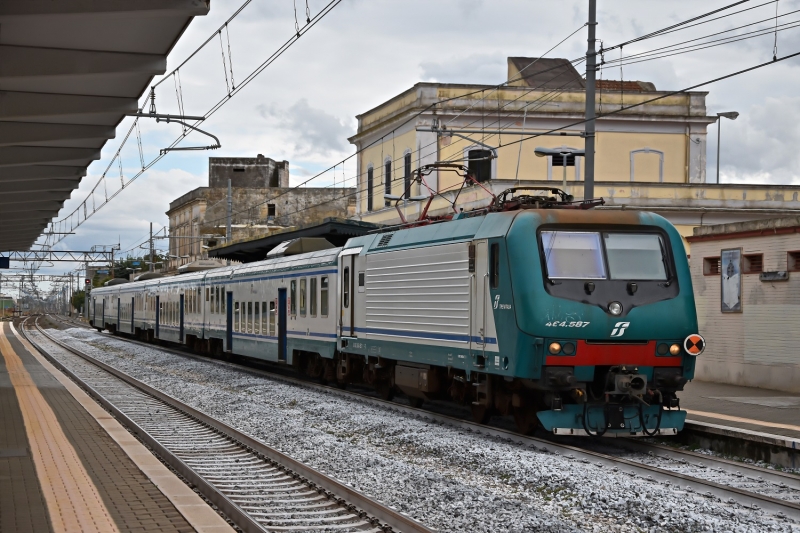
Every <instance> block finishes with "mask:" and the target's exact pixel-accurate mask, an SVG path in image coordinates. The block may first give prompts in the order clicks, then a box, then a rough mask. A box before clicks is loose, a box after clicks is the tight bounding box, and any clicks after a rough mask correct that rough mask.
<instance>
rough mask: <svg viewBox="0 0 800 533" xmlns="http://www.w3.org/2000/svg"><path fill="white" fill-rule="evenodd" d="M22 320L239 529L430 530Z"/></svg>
mask: <svg viewBox="0 0 800 533" xmlns="http://www.w3.org/2000/svg"><path fill="white" fill-rule="evenodd" d="M25 322H28V320H26V321H25ZM25 322H24V323H23V327H22V328H21V329H22V332H23V335H24V336H25V337H26V338H27V339H28V341H29V342H30V343H31V344H33V345H34V346H35V347H36V348H37V349H38V350H39V351H40V352H41V353H42V354H43V355H44V356H45V357H47V358H48V359H49V360H50V361H51V362H52V363H53V364H55V365H56V366H57V367H58V368H59V369H60V370H61V371H62V372H64V373H65V374H67V375H68V376H69V377H70V378H71V379H73V380H74V381H76V382H77V383H78V384H79V385H80V386H81V387H82V388H84V389H85V390H86V391H87V392H88V393H89V394H90V395H91V396H92V397H94V398H95V399H96V400H97V401H98V402H99V403H101V404H102V405H103V406H104V407H105V408H106V409H107V410H109V411H110V412H111V413H112V414H114V416H115V417H116V418H117V419H118V420H119V421H120V422H121V423H122V424H123V425H125V426H126V427H127V428H128V429H129V430H130V431H131V432H133V433H134V434H135V435H137V436H138V437H139V438H140V439H141V440H143V441H144V442H145V443H146V444H147V445H149V446H150V447H151V449H153V450H154V451H155V452H156V453H157V454H158V455H159V456H160V457H161V459H162V460H164V461H165V462H166V463H168V464H169V465H170V466H171V467H172V468H173V469H174V470H176V471H177V472H178V473H180V474H181V475H182V476H183V477H184V478H185V479H186V480H188V481H189V482H190V483H191V484H192V485H193V486H194V487H195V488H197V489H198V490H199V491H200V493H201V494H202V495H203V496H204V497H205V498H206V499H207V500H208V501H210V502H211V503H212V504H213V505H215V506H217V507H218V508H219V509H220V510H221V511H222V513H223V514H224V515H225V516H226V517H228V518H229V519H230V520H231V521H232V522H233V523H234V524H235V525H236V526H237V527H238V528H240V529H241V530H242V531H245V532H248V533H250V532H263V531H303V532H329V531H337V532H342V533H348V532H366V533H390V532H402V533H413V532H418V533H430V532H431V530H430V529H428V528H426V527H425V526H423V525H422V524H420V523H418V522H416V521H415V520H413V519H411V518H410V517H407V516H405V515H403V514H401V513H399V512H397V511H395V510H393V509H390V508H388V507H386V506H383V505H382V504H380V503H379V502H376V501H374V500H372V499H370V498H367V497H365V496H364V495H361V494H359V493H358V492H357V491H355V490H353V489H352V488H350V487H348V486H346V485H344V484H342V483H339V482H338V481H336V480H334V479H331V478H330V477H328V476H326V475H324V474H322V473H321V472H318V471H315V470H313V469H311V468H310V467H308V466H306V465H304V464H302V463H299V462H297V461H295V460H294V459H292V458H290V457H288V456H286V455H284V454H283V453H281V452H280V451H278V450H275V449H273V448H271V447H269V446H266V445H265V444H263V443H261V442H259V441H257V440H255V439H252V438H250V437H248V436H247V435H244V434H243V433H241V432H239V431H236V430H235V429H233V428H231V427H229V426H227V425H226V424H224V423H222V422H220V421H218V420H215V419H213V418H211V417H208V416H206V415H204V414H203V413H201V412H199V411H197V410H195V409H192V408H191V407H189V406H188V405H185V404H183V403H181V402H179V401H178V400H175V399H174V398H171V397H169V396H168V395H166V394H164V393H162V392H160V391H158V390H156V389H153V388H152V387H149V386H148V385H146V384H144V383H142V382H140V381H138V380H136V379H134V378H132V377H130V376H128V375H127V374H124V373H122V372H120V371H119V370H116V369H114V368H112V367H110V366H108V365H105V364H103V363H102V362H100V361H97V360H95V359H94V358H92V357H91V356H89V355H87V354H85V353H83V352H81V351H80V350H78V349H76V348H75V347H73V346H69V345H68V344H66V343H63V342H61V341H59V340H58V339H55V338H53V337H52V336H51V335H49V334H48V333H47V332H46V331H44V330H43V329H42V328H40V327H39V324H38V319H36V321H35V322H34V323H33V324H32V326H33V328H30V329H35V331H36V332H37V333H39V336H34V335H31V334H30V329H29V328H27V327H26V326H30V325H31V324H27V323H25ZM35 337H36V338H35ZM48 345H49V346H48ZM54 347H55V349H54ZM54 351H55V352H60V354H59V355H58V356H56V355H54V354H53V353H52V352H54ZM67 360H69V361H67ZM65 363H67V364H65Z"/></svg>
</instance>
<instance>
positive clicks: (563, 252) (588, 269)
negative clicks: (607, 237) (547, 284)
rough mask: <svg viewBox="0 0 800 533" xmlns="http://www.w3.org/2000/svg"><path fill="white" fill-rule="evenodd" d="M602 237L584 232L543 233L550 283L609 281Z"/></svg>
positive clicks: (543, 245)
mask: <svg viewBox="0 0 800 533" xmlns="http://www.w3.org/2000/svg"><path fill="white" fill-rule="evenodd" d="M601 246H602V245H601V243H600V234H599V233H593V232H580V231H543V232H542V248H543V250H544V257H545V262H546V264H547V274H548V276H549V277H550V279H605V277H606V267H605V262H604V261H603V250H602V248H601Z"/></svg>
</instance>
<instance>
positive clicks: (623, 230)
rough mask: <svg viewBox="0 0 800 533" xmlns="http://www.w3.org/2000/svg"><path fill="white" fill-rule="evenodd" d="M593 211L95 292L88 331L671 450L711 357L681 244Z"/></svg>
mask: <svg viewBox="0 0 800 533" xmlns="http://www.w3.org/2000/svg"><path fill="white" fill-rule="evenodd" d="M515 194H516V195H515ZM551 194H552V195H551ZM593 207H595V204H592V203H591V202H589V201H586V202H575V201H574V200H573V199H572V197H571V196H568V195H566V193H563V191H560V190H558V189H552V191H550V192H546V193H545V194H544V195H542V194H538V195H530V194H521V191H519V190H517V189H510V190H509V191H506V193H504V194H503V195H501V196H498V197H494V199H493V202H492V204H491V205H490V206H489V207H487V208H486V209H482V210H475V211H472V212H463V211H460V212H454V213H453V214H451V215H449V216H447V217H444V218H443V219H439V220H436V219H433V218H430V217H429V218H427V219H424V220H423V219H422V218H421V219H420V220H419V221H417V222H416V223H413V224H412V223H405V224H402V225H399V226H396V227H393V228H384V229H382V230H381V231H378V232H375V233H371V234H368V235H365V236H360V237H354V238H351V239H349V241H348V242H347V243H346V244H345V245H344V246H343V247H334V246H332V245H330V244H329V243H327V241H325V242H322V243H321V242H320V241H319V240H315V241H314V242H311V241H306V242H303V241H299V240H297V241H289V242H286V243H284V244H282V245H280V246H278V247H277V248H276V249H275V250H273V251H272V252H270V254H269V256H268V257H267V258H266V259H264V260H261V261H256V262H252V263H246V264H239V265H231V266H227V267H221V268H215V269H211V270H207V271H202V272H195V273H186V274H181V275H177V276H173V277H162V278H158V279H151V280H147V281H138V282H131V283H125V284H120V285H115V286H109V287H101V288H96V289H94V290H93V291H92V293H91V306H90V320H91V324H92V325H93V326H94V327H96V328H97V329H98V330H102V329H107V330H110V331H111V332H113V333H116V334H124V335H132V336H135V337H137V338H139V339H142V340H145V341H150V342H169V343H179V344H183V345H185V346H187V347H188V348H189V349H191V350H194V351H197V352H201V353H207V354H210V355H212V356H216V357H231V356H239V357H245V358H253V359H258V360H263V361H269V362H272V363H274V364H277V365H285V366H289V367H292V368H294V369H295V370H296V371H297V372H299V373H301V374H303V375H305V376H308V377H310V378H313V379H317V380H323V381H327V382H330V383H336V384H338V385H340V386H343V387H344V386H348V385H351V384H361V385H366V386H370V387H374V389H375V390H376V391H377V394H378V395H379V396H380V397H382V398H386V399H390V398H392V397H393V396H394V395H395V394H396V393H402V394H404V395H405V396H406V397H408V399H409V401H410V403H411V405H412V406H417V407H419V406H421V405H422V404H423V402H426V401H438V400H446V401H452V402H457V403H459V404H463V405H466V406H468V407H469V409H470V410H471V413H472V416H473V418H474V420H475V421H477V422H482V423H485V422H487V421H488V420H489V418H490V417H491V416H493V415H500V416H512V417H513V419H514V422H515V423H516V426H517V428H518V430H519V431H520V432H522V433H525V434H530V433H532V432H534V431H537V430H539V431H547V432H550V433H552V434H555V435H574V436H652V435H659V434H660V435H671V434H675V433H677V432H679V431H680V430H681V429H682V428H683V424H684V420H685V418H686V412H685V411H683V410H681V409H680V401H679V398H678V395H677V393H678V392H680V391H681V390H683V388H684V385H685V384H686V383H687V382H688V381H689V380H691V379H692V378H693V377H694V370H695V359H696V357H697V356H699V355H700V354H701V353H702V351H703V349H704V348H705V346H704V343H705V341H704V340H703V338H702V337H701V336H700V335H699V333H698V324H697V315H696V311H695V303H694V296H693V291H692V281H691V277H690V274H689V264H688V259H687V255H686V252H685V249H684V244H683V242H682V239H681V236H680V235H679V233H678V231H677V230H676V229H675V228H674V227H673V226H672V224H670V223H669V222H668V221H667V220H666V219H664V218H662V217H661V216H659V215H657V214H653V213H648V212H642V211H634V210H609V209H596V208H593ZM454 211H455V210H454ZM404 222H405V220H404ZM309 249H310V250H313V251H307V250H309ZM302 250H306V251H302ZM298 251H299V253H298Z"/></svg>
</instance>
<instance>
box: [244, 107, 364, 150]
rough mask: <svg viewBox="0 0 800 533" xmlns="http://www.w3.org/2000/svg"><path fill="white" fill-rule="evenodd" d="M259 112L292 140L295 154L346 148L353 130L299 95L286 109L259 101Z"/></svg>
mask: <svg viewBox="0 0 800 533" xmlns="http://www.w3.org/2000/svg"><path fill="white" fill-rule="evenodd" d="M256 109H258V113H259V115H261V117H262V118H264V119H265V120H267V122H269V123H270V124H271V125H273V126H275V127H277V128H278V129H279V131H280V132H281V133H282V134H285V135H286V136H287V137H288V138H289V139H291V140H292V142H293V143H294V155H295V156H300V157H303V156H309V155H312V154H317V155H328V154H331V153H341V152H344V151H346V150H347V149H348V142H347V137H348V136H350V135H353V133H355V131H353V129H351V128H349V127H348V126H347V125H345V124H344V123H342V122H341V121H340V120H339V119H338V118H336V117H335V116H334V115H332V114H330V113H328V112H326V111H324V110H322V109H316V108H313V107H311V106H310V105H309V103H308V100H306V99H305V98H302V99H300V100H298V101H297V102H295V103H294V104H292V106H291V107H289V108H288V109H285V110H284V109H279V108H277V107H276V106H269V107H268V106H266V105H263V104H261V105H258V106H257V107H256Z"/></svg>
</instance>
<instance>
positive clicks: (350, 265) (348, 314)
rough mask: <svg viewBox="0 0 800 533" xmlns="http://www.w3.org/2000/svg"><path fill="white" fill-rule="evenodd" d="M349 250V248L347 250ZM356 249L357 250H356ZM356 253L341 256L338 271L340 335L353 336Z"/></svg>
mask: <svg viewBox="0 0 800 533" xmlns="http://www.w3.org/2000/svg"><path fill="white" fill-rule="evenodd" d="M347 251H349V250H347ZM356 251H357V250H356ZM356 257H357V255H356V254H355V253H351V254H349V255H345V256H343V257H342V268H341V270H340V271H339V272H340V274H341V276H340V278H339V279H340V280H341V281H340V283H341V291H340V294H341V298H339V307H340V314H339V323H340V325H341V328H340V335H341V336H342V337H355V336H356V334H355V324H354V322H355V302H354V300H355V294H354V290H353V289H354V288H355V278H356V275H357V274H356V272H355V263H356Z"/></svg>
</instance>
